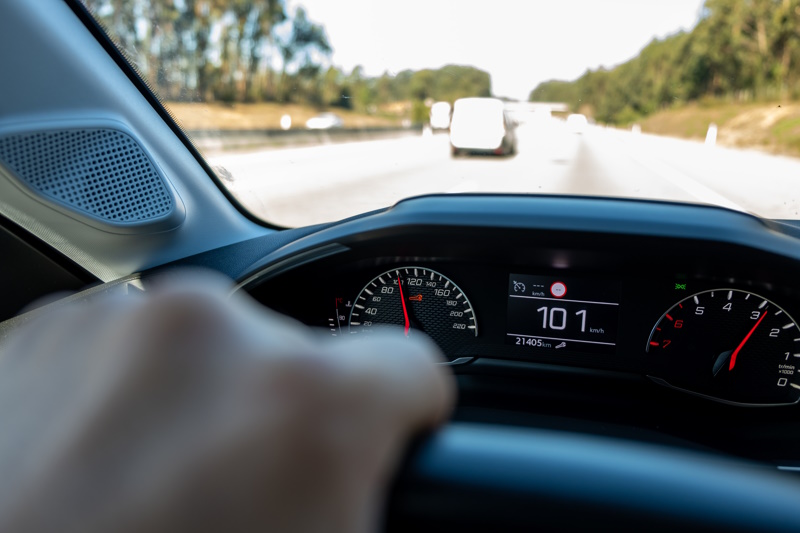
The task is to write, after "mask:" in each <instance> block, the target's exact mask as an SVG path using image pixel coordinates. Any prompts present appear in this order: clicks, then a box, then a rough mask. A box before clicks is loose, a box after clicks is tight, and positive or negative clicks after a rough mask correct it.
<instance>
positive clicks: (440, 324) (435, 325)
mask: <svg viewBox="0 0 800 533" xmlns="http://www.w3.org/2000/svg"><path fill="white" fill-rule="evenodd" d="M349 325H350V333H351V334H367V333H369V332H370V331H375V330H376V329H378V328H381V327H388V326H392V327H394V329H395V330H396V331H397V333H398V334H399V335H405V336H406V337H409V336H413V335H418V334H419V333H425V334H427V335H428V336H430V337H431V338H432V339H433V341H434V342H436V344H438V345H439V347H440V348H441V349H442V351H443V352H444V353H445V354H446V355H447V356H448V357H449V358H450V359H451V360H452V359H454V358H455V357H457V356H458V350H459V348H461V347H463V346H465V345H466V344H468V343H469V342H470V341H474V339H475V337H476V336H477V335H478V324H477V321H476V319H475V311H474V310H473V309H472V304H470V302H469V300H468V299H467V296H466V294H464V292H463V291H462V290H461V289H460V288H459V287H458V286H457V285H456V284H455V283H453V282H452V281H451V280H450V279H448V278H447V277H445V276H443V275H442V274H440V273H438V272H436V271H434V270H431V269H429V268H422V267H414V266H405V267H399V268H393V269H392V270H387V271H386V272H383V273H382V274H380V275H378V276H376V277H375V278H374V279H373V280H372V281H370V282H369V283H367V285H366V286H365V287H364V288H363V289H361V292H360V293H359V294H358V296H357V297H356V299H355V302H354V303H353V307H352V310H351V312H350V323H349Z"/></svg>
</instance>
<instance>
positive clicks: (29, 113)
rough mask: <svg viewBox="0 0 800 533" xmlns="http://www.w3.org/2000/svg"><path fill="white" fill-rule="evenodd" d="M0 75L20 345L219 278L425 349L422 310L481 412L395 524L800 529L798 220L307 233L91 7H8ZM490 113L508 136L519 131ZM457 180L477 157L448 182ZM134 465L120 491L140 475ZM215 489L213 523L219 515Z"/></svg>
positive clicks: (663, 209)
mask: <svg viewBox="0 0 800 533" xmlns="http://www.w3.org/2000/svg"><path fill="white" fill-rule="evenodd" d="M113 4H114V5H121V4H125V3H124V2H114V3H113ZM105 5H107V6H110V5H112V3H106V4H105ZM138 5H141V4H137V6H138ZM169 5H170V6H181V5H183V6H184V7H185V6H186V5H189V2H171V1H170V2H169ZM234 20H235V19H234ZM581 46H582V45H581ZM0 69H2V72H3V83H2V87H3V90H2V91H0V215H2V216H0V258H2V259H0V273H1V274H2V275H0V295H2V298H0V312H2V316H1V317H0V321H2V322H0V342H2V341H3V340H4V339H5V337H6V335H7V333H8V332H10V331H12V330H14V329H15V328H18V327H21V326H22V325H23V324H24V323H25V321H26V320H27V319H28V318H29V317H30V315H28V314H23V315H20V316H18V317H16V318H12V316H13V315H14V314H15V313H17V312H18V311H19V310H20V309H22V308H23V306H25V305H26V304H28V303H30V302H32V301H34V300H36V299H38V298H40V297H41V296H43V295H45V294H49V293H53V292H56V291H70V292H71V293H72V295H71V296H62V298H63V299H62V300H60V301H67V302H82V301H85V300H91V299H92V298H94V297H95V296H96V295H98V294H100V293H113V294H116V295H117V296H118V297H120V298H127V297H133V298H135V297H136V296H135V295H136V294H138V293H139V292H140V291H142V290H144V291H147V290H149V288H150V286H151V283H152V282H153V280H154V279H155V278H156V277H157V275H158V274H160V273H161V274H163V273H164V272H165V271H169V270H171V269H177V268H180V267H193V266H194V267H196V266H203V267H205V268H209V269H212V270H215V271H217V272H220V273H222V274H224V275H225V276H228V277H229V278H231V279H232V280H233V283H234V284H235V290H236V291H244V292H246V293H249V294H250V295H251V296H252V297H253V298H255V299H257V300H258V301H260V302H261V303H264V304H267V305H269V306H271V307H273V308H275V309H277V310H279V311H282V312H284V313H286V314H288V315H290V316H292V317H294V318H295V319H297V320H300V321H302V322H304V323H306V324H308V325H311V326H316V327H318V329H319V331H320V332H323V331H324V332H328V333H330V334H331V337H330V339H329V342H337V339H339V336H340V335H342V336H343V335H348V334H358V335H362V334H366V335H369V333H368V331H369V330H368V329H367V328H369V327H372V326H373V324H374V325H376V326H378V327H381V326H383V325H387V324H395V325H397V326H398V328H397V329H396V331H398V332H401V333H400V335H402V334H403V333H402V331H403V327H402V325H403V317H404V315H405V314H407V315H410V317H411V319H413V320H410V319H409V317H408V316H406V317H405V331H406V333H408V332H409V331H410V333H411V334H428V335H429V336H431V337H432V338H433V339H434V341H435V342H437V343H438V344H439V345H440V347H441V348H442V350H443V353H444V354H445V355H446V356H447V358H448V360H449V363H450V365H449V368H451V369H452V370H453V373H454V374H455V376H456V379H457V382H458V387H459V393H460V397H459V406H458V408H457V410H456V413H455V415H454V417H453V420H452V421H450V422H449V423H448V424H446V425H445V427H444V428H442V429H440V430H439V431H437V432H435V433H434V434H432V435H425V436H422V440H421V441H420V442H419V443H418V445H417V446H415V447H414V449H413V452H412V453H411V454H410V455H409V457H408V461H407V462H406V463H405V464H404V466H403V467H402V469H401V471H400V472H399V473H398V474H397V476H396V484H395V485H394V487H393V490H392V491H391V492H390V495H389V496H388V498H389V501H388V503H387V505H386V508H387V510H388V512H387V515H386V518H385V520H384V521H383V524H384V525H385V527H386V529H388V530H390V531H404V530H405V531H420V530H426V531H427V530H435V531H454V530H462V529H463V530H465V531H469V530H476V529H481V530H484V531H534V530H559V529H561V530H570V531H586V530H622V531H629V530H647V531H669V530H672V531H675V530H677V531H682V532H685V531H724V532H731V531H791V532H797V531H800V513H798V512H797V506H798V502H800V485H799V483H800V482H798V479H797V477H796V471H798V470H799V469H800V430H799V429H798V428H800V412H798V405H797V400H798V396H797V394H798V393H797V392H796V391H798V390H799V389H800V383H798V380H797V376H798V372H797V365H796V363H794V362H793V361H796V360H797V359H796V358H797V357H798V352H799V350H798V349H797V348H796V346H797V344H795V343H796V342H800V341H798V339H800V334H798V332H797V325H796V323H795V321H794V319H792V318H791V317H790V315H793V316H799V315H798V312H799V311H800V283H799V282H798V278H797V272H798V271H800V237H798V235H800V224H798V222H797V221H796V220H770V219H761V218H758V217H756V216H753V215H749V214H746V213H742V212H737V211H732V210H729V209H726V208H722V207H717V206H713V205H695V204H689V203H676V202H659V201H649V200H643V199H637V198H627V199H621V198H612V197H602V196H601V197H586V196H550V195H537V194H518V195H512V194H486V195H484V194H439V195H429V196H422V197H416V198H407V199H404V200H402V201H400V202H398V203H397V204H396V205H394V206H386V207H385V208H383V209H379V210H375V211H370V212H366V213H360V214H358V215H355V216H353V217H350V218H347V219H344V220H340V221H331V222H330V223H327V224H321V225H316V226H308V227H300V228H285V227H280V226H276V225H274V224H270V223H269V222H266V221H264V220H261V219H259V218H258V217H257V216H256V215H254V214H252V213H250V212H248V211H247V210H246V209H245V208H244V207H243V206H242V205H241V204H240V203H239V202H238V201H237V200H236V198H235V196H234V195H232V194H230V192H229V190H228V189H227V188H226V187H225V186H224V184H223V183H222V182H221V181H220V179H219V177H218V175H217V174H216V173H215V172H214V171H213V170H212V168H211V167H210V166H209V165H208V163H207V162H206V160H205V159H204V158H203V157H202V156H201V154H200V153H199V152H198V151H197V150H196V147H195V145H194V144H193V143H192V142H191V141H190V140H189V138H188V137H187V135H186V133H185V132H184V131H183V130H182V129H181V128H180V127H179V126H178V124H177V123H176V122H175V121H174V120H173V119H172V117H171V115H170V113H169V112H168V111H167V109H166V108H165V107H164V105H163V104H162V102H161V101H160V100H159V99H158V98H156V96H155V95H154V94H153V93H152V92H151V91H150V89H149V86H148V85H147V84H146V83H144V82H143V80H142V79H141V78H140V77H139V75H138V74H137V70H135V69H134V68H133V66H132V64H131V63H129V62H127V61H126V59H125V58H124V57H123V55H122V54H121V53H120V51H119V49H117V48H116V47H115V46H114V45H113V43H112V42H111V41H110V40H108V37H107V35H106V34H105V33H104V32H103V31H102V30H101V29H100V28H99V27H98V26H97V25H96V24H95V22H94V20H93V19H92V18H91V16H90V14H89V13H88V12H87V10H86V9H85V8H84V7H83V4H82V3H80V2H78V1H77V0H36V1H31V0H4V1H2V2H0ZM480 105H489V106H491V107H492V109H493V111H492V113H491V114H493V118H492V119H490V120H489V127H491V128H493V130H494V132H493V133H492V135H493V136H494V137H493V138H494V140H493V141H490V142H498V143H500V146H502V142H503V141H502V140H500V139H499V138H500V137H501V136H502V134H501V133H500V129H501V127H502V128H506V126H505V125H506V120H505V118H502V119H501V118H500V115H501V111H500V110H499V108H498V107H497V105H496V104H495V103H491V104H480ZM480 105H479V107H480ZM467 107H469V104H467ZM501 120H502V126H501V125H500V124H498V122H500V121H501ZM460 127H461V126H458V125H456V133H457V135H456V138H458V137H457V136H458V135H459V133H458V128H460ZM506 129H507V128H506ZM426 142H427V141H426ZM418 144H420V145H421V146H423V147H427V146H428V144H425V143H422V142H420V143H418ZM481 146H482V145H481ZM335 150H336V147H331V150H330V151H332V152H334V153H335ZM440 153H441V152H440ZM290 157H291V156H289V158H290ZM356 163H357V160H355V159H353V161H352V162H351V161H349V162H348V164H356ZM445 163H449V162H447V161H445ZM476 163H478V164H477V165H476V167H478V168H479V170H480V172H485V168H486V166H483V165H481V164H480V163H481V162H480V161H478V162H476ZM448 167H449V168H452V169H454V170H452V172H453V173H454V174H455V173H457V172H458V168H457V167H462V165H452V166H449V165H446V164H445V165H442V167H440V169H437V172H439V171H441V172H444V173H446V172H447V170H442V169H444V168H448ZM87 168H89V169H92V170H91V171H86V170H85V169H87ZM261 170H262V171H263V175H264V177H265V180H266V179H268V178H269V177H270V176H269V170H270V169H269V168H264V169H261ZM591 170H592V168H588V169H587V170H586V172H591ZM420 172H422V171H420ZM320 174H321V178H324V168H323V170H322V171H321V172H320ZM487 177H489V178H492V179H494V178H497V179H498V180H499V179H502V177H503V176H502V175H501V174H499V175H496V176H494V175H487ZM579 177H580V176H579ZM534 178H535V177H534ZM376 181H378V180H376ZM270 185H271V183H270ZM131 191H134V192H133V193H132V192H131ZM337 192H338V191H337ZM783 192H784V193H788V192H791V191H783ZM346 193H347V191H346V190H345V191H344V193H342V194H346ZM407 194H408V196H412V195H413V194H415V192H414V190H413V189H411V188H410V187H409V190H408V191H407ZM776 200H778V201H780V200H782V198H777V199H776ZM296 209H298V210H302V209H307V206H306V205H305V204H304V203H303V202H300V203H298V205H297V206H296ZM161 282H162V283H169V278H167V279H162V280H161ZM376 287H379V288H381V292H380V293H378V291H377V290H375V291H373V289H375V288H376ZM401 287H402V288H404V289H405V288H408V289H410V290H409V291H405V290H403V291H400V290H396V288H401ZM373 292H374V294H373ZM403 292H407V296H406V297H403V296H402V294H403ZM362 293H363V294H362ZM131 295H133V296H131ZM758 295H760V296H758ZM368 296H369V297H370V300H369V302H370V303H368V304H366V305H361V304H358V302H359V301H363V302H364V303H366V300H367V297H368ZM360 298H363V300H361V299H360ZM52 305H59V302H58V301H57V302H54V303H53V304H52ZM779 305H780V306H782V307H779ZM360 307H364V309H363V310H360ZM359 314H360V316H361V317H363V318H359ZM367 317H369V318H368V319H367ZM596 321H599V322H596ZM176 322H178V323H180V321H179V320H178V321H176ZM762 322H763V323H762ZM71 324H73V325H75V324H80V321H76V322H72V323H71ZM59 326H61V324H55V325H54V327H59ZM74 334H75V335H80V334H81V331H80V329H75V330H74ZM320 342H322V341H321V340H320ZM720 343H721V347H720ZM770 343H774V344H770ZM784 346H787V347H789V348H790V349H789V348H787V349H785V350H784V349H782V348H783V347H784ZM676 347H677V348H680V349H679V350H675V348H676ZM698 347H699V348H700V349H699V350H696V349H695V348H698ZM0 349H2V345H1V344H0ZM221 355H224V354H221ZM375 355H376V357H380V356H381V355H383V354H380V353H376V354H375ZM737 355H738V357H737ZM734 363H735V368H734ZM673 365H674V366H673ZM158 368H163V367H161V366H159V367H158ZM59 370H62V368H59ZM64 370H66V374H69V375H70V376H73V377H75V376H78V377H80V376H82V375H83V374H84V373H87V372H89V371H91V370H92V369H84V368H77V369H64ZM144 378H145V376H142V379H144ZM76 379H78V378H76ZM7 381H8V380H5V381H3V382H2V383H3V386H9V385H11V386H12V388H13V385H15V384H13V383H11V384H9V383H7ZM0 392H2V391H0ZM129 393H130V391H127V390H124V391H120V395H121V396H123V397H124V396H125V395H127V394H129ZM41 394H42V398H43V400H42V403H43V404H48V399H49V398H50V395H49V391H47V390H43V391H41ZM0 397H2V398H3V399H4V400H6V399H7V396H6V395H3V394H0ZM253 398H254V401H262V400H263V396H262V395H260V394H257V393H254V394H253ZM157 399H158V398H156V400H157ZM142 403H143V404H144V405H147V404H149V403H153V400H149V401H143V402H142ZM2 405H3V407H4V408H5V409H3V412H4V413H5V414H8V413H9V412H12V413H13V414H14V415H15V416H16V418H15V420H16V421H18V422H19V426H21V427H22V431H20V434H16V433H14V432H13V431H14V430H15V429H16V428H17V426H14V427H13V428H11V429H10V428H9V427H3V428H2V430H0V431H2V437H3V439H2V442H3V449H5V450H7V449H9V448H12V447H13V446H27V445H30V446H33V447H35V448H37V449H39V450H41V449H45V450H46V451H52V450H54V449H56V450H57V447H56V445H55V444H52V443H50V442H45V443H35V442H31V443H28V442H27V440H26V436H27V434H26V432H25V429H26V425H27V424H26V423H25V417H26V416H30V415H29V414H28V409H29V408H31V409H36V407H37V406H36V405H34V406H32V407H31V406H27V405H8V402H7V401H6V402H5V403H3V404H2ZM204 405H206V404H204ZM756 406H757V407H756ZM206 407H207V405H206ZM262 408H264V406H263V405H261V404H257V405H254V406H253V409H256V410H258V409H262ZM267 412H269V410H268V409H267ZM199 414H201V415H202V414H203V412H202V411H200V412H199ZM58 422H59V424H56V425H57V426H59V427H61V428H64V427H67V428H70V429H71V428H72V425H70V424H69V422H70V419H68V418H67V419H60V420H58ZM85 422H86V421H81V420H79V421H77V423H85ZM324 422H325V421H322V420H321V421H320V423H324ZM114 427H122V428H133V429H134V430H136V429H137V428H139V427H140V426H139V424H138V419H135V420H133V421H131V422H130V423H129V424H128V423H127V421H120V425H114ZM67 433H68V437H70V439H69V440H73V439H72V438H73V437H78V436H79V435H73V433H72V432H70V431H67ZM167 433H168V434H169V435H173V434H174V433H177V431H172V430H170V431H168V432H167ZM200 436H201V437H202V435H200ZM112 440H119V439H112ZM212 441H213V439H212ZM343 442H346V439H344V440H343ZM39 444H41V446H39ZM51 444H52V445H51ZM56 444H57V443H56ZM215 444H216V442H215ZM214 449H216V448H214ZM103 450H104V448H102V447H101V451H103ZM49 457H50V458H51V459H53V456H52V455H51V456H49ZM14 459H19V464H26V465H30V461H25V460H24V459H26V457H25V455H24V454H19V457H14ZM59 459H62V457H61V456H60V455H56V456H55V458H54V459H53V462H57V461H58V460H59ZM83 459H84V458H83V457H81V458H78V459H76V460H77V461H78V462H83ZM89 460H91V462H93V463H95V462H96V463H100V464H108V463H109V462H111V463H113V458H109V457H108V454H102V453H101V454H100V458H99V459H97V460H96V461H95V458H94V457H91V458H87V459H86V461H89ZM58 464H62V463H58ZM134 464H135V463H134ZM3 466H9V465H8V464H5V463H4V465H3ZM10 466H11V468H8V469H7V470H4V473H6V472H7V471H11V473H14V472H17V471H19V468H17V466H18V465H17V464H12V465H10ZM32 467H33V468H34V472H38V471H39V470H38V467H39V465H36V464H34V465H32ZM309 468H313V467H312V466H309ZM68 471H70V472H71V470H68ZM792 471H794V472H795V473H792ZM114 474H116V470H115V469H110V470H109V475H110V477H109V478H108V479H109V483H108V486H109V490H112V489H113V488H114V487H115V486H117V484H118V482H121V481H124V480H122V479H117V478H114V476H113V475H114ZM133 478H134V481H135V480H138V479H139V478H138V477H137V476H133ZM35 481H36V480H33V483H34V484H35ZM80 482H81V480H80V479H78V480H76V484H77V485H76V486H80ZM254 485H257V483H256V484H254ZM3 488H4V489H8V490H9V492H13V491H14V489H16V488H17V487H10V488H9V487H8V486H7V485H3ZM24 488H27V487H20V489H24ZM215 489H216V487H208V491H207V492H203V495H204V496H206V498H204V499H203V501H202V505H203V506H204V510H208V511H209V512H207V513H205V512H204V513H201V514H200V515H199V517H200V518H198V517H197V516H195V519H196V520H198V519H204V518H206V517H207V516H211V517H212V520H213V519H214V518H215V516H214V513H213V508H214V504H215V503H216V502H214V501H209V499H208V496H209V495H213V494H218V493H215V492H214V490H215ZM225 489H227V487H223V488H222V489H220V490H225ZM23 494H24V493H23ZM101 496H102V495H101ZM156 496H158V495H156ZM231 496H232V495H231V494H224V495H223V496H221V498H222V499H223V500H224V503H223V505H225V506H228V507H230V506H231V505H235V504H231V502H232V501H233V500H234V498H232V497H231ZM245 496H246V497H247V498H248V499H254V498H258V495H257V494H256V495H253V494H247V495H245ZM368 496H372V495H368ZM378 497H379V498H383V497H384V495H382V494H381V495H379V496H378ZM100 499H101V500H102V498H100ZM71 501H72V500H69V501H62V502H60V503H61V505H59V507H60V511H61V512H63V513H64V514H66V515H69V514H70V513H69V509H66V508H68V507H69V503H70V502H71ZM93 503H94V502H93ZM100 503H102V502H98V505H99V504H100ZM193 503H194V502H191V504H193ZM269 503H270V502H266V504H265V505H268V504H269ZM191 504H190V509H189V510H191V511H193V510H194V507H191ZM29 507H32V508H33V509H35V512H37V513H42V514H46V513H48V512H49V511H50V509H48V508H45V507H42V506H40V505H39V502H30V506H29ZM2 508H3V506H2V505H0V509H2ZM235 508H236V507H235ZM194 523H197V522H196V521H195V522H194ZM73 525H74V524H73ZM71 529H72V530H80V528H76V527H73V528H71ZM117 529H119V530H125V529H129V528H126V527H125V524H120V527H119V528H117Z"/></svg>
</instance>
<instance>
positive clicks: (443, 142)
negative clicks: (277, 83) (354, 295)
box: [209, 119, 800, 226]
mask: <svg viewBox="0 0 800 533" xmlns="http://www.w3.org/2000/svg"><path fill="white" fill-rule="evenodd" d="M517 135H518V139H519V151H518V154H517V155H516V156H510V157H495V156H466V157H458V158H452V157H451V156H450V152H449V144H448V139H447V135H446V134H436V135H427V136H424V135H419V136H412V137H406V138H401V139H391V140H380V141H363V142H353V143H346V144H332V145H325V146H315V147H303V148H289V149H281V150H274V149H272V150H262V151H256V152H250V153H229V154H222V155H218V156H215V157H212V158H209V159H210V163H211V164H212V165H219V166H224V167H225V168H226V169H227V170H228V171H229V172H230V173H231V174H232V176H233V179H232V180H231V181H230V182H229V186H230V188H231V190H232V191H233V192H234V194H235V196H236V197H237V198H239V200H240V201H241V202H242V203H243V204H244V205H245V206H246V207H248V208H249V209H251V210H252V211H253V212H254V213H256V214H257V215H258V216H260V217H262V218H264V219H266V220H268V221H271V222H274V223H276V224H279V225H285V226H302V225H308V224H314V223H318V222H327V221H331V220H338V219H341V218H345V217H348V216H352V215H354V214H357V213H361V212H365V211H370V210H373V209H378V208H381V207H385V206H388V205H392V204H394V203H396V202H397V201H398V200H400V199H402V198H406V197H409V196H415V195H419V194H429V193H441V192H444V193H459V192H515V193H518V192H524V193H534V194H574V195H592V196H616V197H637V198H652V199H660V200H674V201H679V202H693V203H707V204H714V205H721V206H725V207H728V208H731V209H736V210H740V211H746V212H752V213H755V214H758V215H760V216H766V217H769V218H778V219H798V218H800V159H795V158H790V157H779V156H772V155H768V154H764V153H761V152H757V151H747V150H734V149H727V148H723V147H719V146H707V145H705V144H703V143H698V142H692V141H684V140H678V139H670V138H665V137H657V136H652V135H645V134H636V133H632V132H629V131H622V130H616V129H606V128H603V127H598V126H590V127H588V128H587V129H586V130H585V131H584V132H583V133H581V134H578V133H574V132H571V131H569V130H568V129H567V128H566V126H565V124H564V123H563V122H562V121H559V120H555V119H554V120H552V121H549V122H547V123H544V124H542V123H539V124H523V125H521V126H520V127H519V128H518V130H517Z"/></svg>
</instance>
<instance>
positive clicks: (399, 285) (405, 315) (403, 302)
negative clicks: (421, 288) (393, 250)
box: [397, 276, 411, 337]
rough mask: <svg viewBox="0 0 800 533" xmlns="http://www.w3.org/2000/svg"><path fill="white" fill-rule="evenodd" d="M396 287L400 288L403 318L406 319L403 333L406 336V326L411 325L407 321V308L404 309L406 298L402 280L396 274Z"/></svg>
mask: <svg viewBox="0 0 800 533" xmlns="http://www.w3.org/2000/svg"><path fill="white" fill-rule="evenodd" d="M397 288H398V289H400V302H402V304H403V318H404V319H405V321H406V325H405V334H406V337H408V328H409V327H411V326H410V324H409V323H408V309H406V298H405V296H403V280H402V279H400V276H397Z"/></svg>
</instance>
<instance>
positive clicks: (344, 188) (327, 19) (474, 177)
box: [83, 0, 800, 226]
mask: <svg viewBox="0 0 800 533" xmlns="http://www.w3.org/2000/svg"><path fill="white" fill-rule="evenodd" d="M83 1H84V3H85V4H86V6H87V7H88V9H89V10H90V11H91V12H92V13H93V15H94V16H95V18H96V19H97V20H98V21H99V22H100V24H101V25H102V26H103V27H104V28H105V30H106V31H107V32H108V33H109V35H110V36H111V37H112V39H114V40H115V42H116V43H117V45H118V47H119V48H120V50H121V51H122V52H123V53H124V54H125V55H126V56H127V58H128V59H129V61H130V62H131V63H132V64H133V65H134V66H135V68H136V69H137V71H138V72H139V74H140V75H141V76H142V77H144V78H145V79H146V81H147V82H148V84H149V85H150V87H152V88H153V90H154V91H155V92H156V94H157V95H158V97H159V98H160V99H161V100H162V102H163V103H164V105H165V106H166V107H167V109H168V110H169V111H170V112H171V114H172V115H173V116H174V117H175V118H176V120H177V122H178V123H179V124H180V126H181V127H182V128H183V129H184V131H186V133H187V134H188V135H189V137H190V138H191V139H192V141H193V142H194V144H195V145H196V146H197V147H198V149H199V150H200V152H201V153H202V154H203V156H204V157H205V158H206V159H207V161H208V162H209V164H210V165H211V166H212V168H214V169H215V171H216V172H217V174H218V176H219V177H220V181H221V182H222V183H223V184H224V186H226V187H228V188H229V190H230V191H231V193H232V194H233V195H234V197H236V198H237V199H238V200H239V202H240V203H241V204H242V205H243V206H244V207H245V208H246V209H248V210H250V211H251V212H252V213H253V214H255V215H256V216H257V217H260V218H262V219H263V220H265V221H267V222H269V223H271V224H276V225H280V226H299V225H307V224H313V223H318V222H327V221H332V220H337V219H341V218H345V217H348V216H352V215H355V214H358V213H362V212H365V211H370V210H373V209H377V208H381V207H386V206H389V205H392V204H394V203H395V202H397V201H399V200H401V199H403V198H407V197H410V196H415V195H420V194H428V193H460V192H513V193H532V194H575V195H594V196H612V197H633V198H650V199H662V200H671V201H679V202H692V203H707V204H714V205H721V206H725V207H729V208H732V209H737V210H742V211H748V212H752V213H755V214H758V215H760V216H764V217H768V218H777V219H800V202H799V201H798V195H797V192H798V191H800V187H798V186H797V184H796V181H797V180H798V179H800V159H798V156H800V104H798V103H797V99H798V98H800V32H799V31H798V28H800V0H705V1H703V0H670V1H668V2H666V1H665V2H642V1H641V0H609V1H605V2H597V1H594V0H571V1H564V2H527V1H525V2H523V1H512V0H497V1H495V2H492V3H490V4H486V3H485V2H477V1H471V0H469V1H466V0H459V1H456V0H450V1H438V2H430V1H420V0H408V1H406V2H402V3H397V2H372V1H369V0H337V1H335V2H332V1H330V0H302V1H298V0H83ZM465 98H469V99H470V100H463V99H465ZM492 117H495V118H492Z"/></svg>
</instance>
